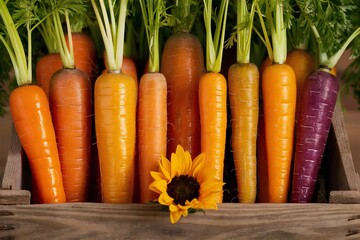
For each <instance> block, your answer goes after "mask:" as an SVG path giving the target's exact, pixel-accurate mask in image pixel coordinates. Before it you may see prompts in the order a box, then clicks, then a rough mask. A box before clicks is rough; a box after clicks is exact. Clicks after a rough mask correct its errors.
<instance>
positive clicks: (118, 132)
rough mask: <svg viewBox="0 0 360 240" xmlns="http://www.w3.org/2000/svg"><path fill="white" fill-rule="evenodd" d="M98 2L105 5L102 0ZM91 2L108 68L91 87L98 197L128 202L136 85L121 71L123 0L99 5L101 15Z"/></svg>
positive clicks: (105, 199)
mask: <svg viewBox="0 0 360 240" xmlns="http://www.w3.org/2000/svg"><path fill="white" fill-rule="evenodd" d="M100 2H101V5H102V6H105V3H104V1H103V0H100ZM91 4H92V6H93V9H94V11H95V15H96V19H97V22H98V24H99V28H100V32H101V35H102V39H103V42H104V45H105V51H106V59H107V63H108V71H106V72H103V73H102V74H101V75H100V76H99V77H98V78H97V80H96V81H95V90H94V99H95V101H94V105H95V129H96V139H97V146H98V153H99V154H98V155H99V163H100V173H101V192H102V201H103V202H110V203H130V202H132V199H133V184H134V157H135V145H136V105H137V87H136V83H135V81H134V79H133V78H132V77H130V76H128V75H125V74H123V73H122V64H123V51H124V32H125V20H126V12H127V0H124V1H121V2H118V3H117V4H119V5H116V6H113V5H109V6H107V7H101V15H100V12H99V7H98V6H97V4H96V3H95V0H91ZM114 8H117V9H120V11H119V15H118V17H115V18H113V17H112V18H111V23H110V21H109V19H110V18H109V17H108V15H109V14H110V15H111V16H115V13H114ZM107 10H109V13H108V12H107ZM115 19H118V21H115ZM110 25H111V26H112V28H110ZM115 36H116V37H115ZM114 40H115V41H114Z"/></svg>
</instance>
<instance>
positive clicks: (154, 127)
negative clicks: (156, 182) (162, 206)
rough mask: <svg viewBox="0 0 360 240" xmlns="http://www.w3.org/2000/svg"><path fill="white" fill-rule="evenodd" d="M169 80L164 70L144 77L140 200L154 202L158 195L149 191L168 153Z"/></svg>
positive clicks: (141, 103)
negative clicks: (153, 177) (153, 172)
mask: <svg viewBox="0 0 360 240" xmlns="http://www.w3.org/2000/svg"><path fill="white" fill-rule="evenodd" d="M166 94H167V85H166V79H165V77H164V75H163V74H161V73H146V74H144V75H143V76H142V77H141V79H140V85H139V109H138V120H137V122H138V138H139V144H138V151H139V152H138V154H139V176H140V181H139V184H140V189H139V190H140V202H143V203H144V202H148V201H153V200H156V199H157V198H158V194H157V193H155V192H153V191H150V190H149V187H148V186H149V184H150V183H151V182H152V181H153V179H152V177H151V175H150V171H153V170H156V169H158V168H159V163H158V162H159V159H161V156H162V155H163V156H165V154H166V132H167V131H166V130H167V116H166V112H167V110H166V108H167V106H166Z"/></svg>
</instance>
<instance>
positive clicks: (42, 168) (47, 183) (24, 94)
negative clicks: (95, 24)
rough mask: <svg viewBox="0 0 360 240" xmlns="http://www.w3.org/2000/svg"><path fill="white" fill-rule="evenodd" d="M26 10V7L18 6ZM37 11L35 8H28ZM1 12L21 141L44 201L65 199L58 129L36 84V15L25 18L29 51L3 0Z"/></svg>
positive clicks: (12, 108) (12, 101)
mask: <svg viewBox="0 0 360 240" xmlns="http://www.w3.org/2000/svg"><path fill="white" fill-rule="evenodd" d="M17 10H18V11H24V9H17ZM25 10H26V11H30V12H31V13H33V12H32V11H34V9H32V8H29V9H25ZM0 16H1V18H2V20H3V24H4V29H3V30H4V32H3V34H4V35H3V34H2V35H1V36H0V41H1V42H2V43H3V44H4V45H5V46H6V50H7V52H8V54H9V56H10V58H11V61H12V65H13V67H14V69H15V71H14V73H15V77H16V81H17V84H18V86H19V87H17V88H15V89H14V90H13V91H12V92H11V94H10V99H9V105H10V112H11V116H12V120H13V124H14V127H15V129H16V132H17V135H18V137H19V140H20V143H21V145H22V147H23V149H24V151H25V154H26V156H27V159H28V161H29V165H30V170H31V175H32V182H33V183H34V184H35V185H36V186H35V188H36V189H37V190H38V195H37V197H38V199H39V202H40V203H60V202H65V201H66V199H65V193H64V188H63V183H62V176H61V169H60V161H59V155H58V150H57V146H56V139H55V132H54V127H53V124H52V119H51V114H50V109H49V102H48V100H47V98H46V95H45V93H44V91H43V90H42V89H41V88H40V87H38V86H36V85H31V84H32V71H31V70H32V66H31V65H32V64H31V63H32V58H31V56H32V32H33V30H34V28H35V26H36V21H35V22H34V19H31V18H29V19H21V21H22V22H25V23H26V26H27V39H26V40H27V42H28V46H27V54H28V56H26V54H25V50H24V46H23V43H22V42H21V39H20V36H19V33H18V31H17V30H16V29H15V27H14V26H15V24H14V20H13V19H12V17H11V14H10V12H9V10H8V8H7V6H6V4H5V2H4V1H3V0H0Z"/></svg>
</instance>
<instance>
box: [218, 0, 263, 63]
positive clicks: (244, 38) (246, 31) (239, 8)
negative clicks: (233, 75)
mask: <svg viewBox="0 0 360 240" xmlns="http://www.w3.org/2000/svg"><path fill="white" fill-rule="evenodd" d="M256 2H257V0H254V1H253V2H252V5H251V10H250V12H249V10H248V7H247V2H246V0H237V1H236V12H237V25H236V26H235V29H236V31H235V32H234V33H231V35H230V38H229V39H228V40H227V41H226V43H225V47H232V45H233V44H234V42H237V55H236V56H237V62H238V63H249V62H250V46H251V33H252V28H253V22H254V15H255V4H256Z"/></svg>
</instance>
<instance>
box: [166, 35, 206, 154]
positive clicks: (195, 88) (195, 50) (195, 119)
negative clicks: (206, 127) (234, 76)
mask: <svg viewBox="0 0 360 240" xmlns="http://www.w3.org/2000/svg"><path fill="white" fill-rule="evenodd" d="M161 72H162V73H163V74H164V76H165V78H166V81H167V86H168V122H169V127H168V134H167V139H168V146H167V157H168V158H170V156H171V153H173V152H175V151H176V148H177V146H178V145H181V146H182V147H183V148H184V149H186V150H187V151H189V152H190V154H191V156H192V157H193V158H195V157H196V156H197V155H199V154H200V152H201V133H200V115H199V80H200V77H201V76H202V75H203V74H204V73H205V63H204V53H203V49H202V46H201V43H200V41H199V40H198V38H197V37H196V36H194V35H193V34H191V33H189V32H185V31H179V32H176V33H174V34H172V35H171V36H170V37H169V38H168V39H167V41H166V43H165V46H164V49H163V54H162V58H161Z"/></svg>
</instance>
